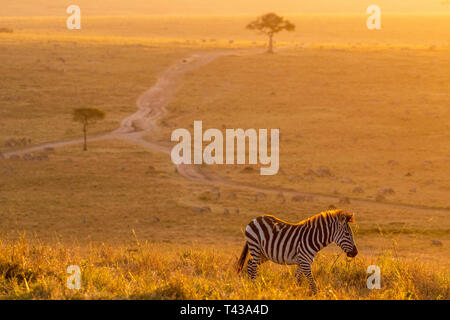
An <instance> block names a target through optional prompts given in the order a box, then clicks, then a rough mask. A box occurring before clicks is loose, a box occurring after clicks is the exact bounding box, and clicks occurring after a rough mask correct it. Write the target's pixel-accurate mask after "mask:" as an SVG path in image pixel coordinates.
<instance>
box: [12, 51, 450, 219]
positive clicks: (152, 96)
mask: <svg viewBox="0 0 450 320" xmlns="http://www.w3.org/2000/svg"><path fill="white" fill-rule="evenodd" d="M257 52H260V51H259V50H251V49H249V50H223V51H212V52H205V53H198V54H194V55H192V56H190V57H189V58H186V59H183V60H180V61H178V62H177V63H175V64H174V65H173V66H172V67H170V68H169V69H168V70H166V71H165V72H164V73H163V74H162V75H161V76H160V77H159V78H158V81H157V82H156V84H155V85H154V86H153V87H151V88H150V89H149V90H148V91H146V92H144V93H143V94H142V95H141V96H140V97H139V98H138V100H137V106H138V110H137V111H136V112H135V113H134V114H132V115H130V116H128V117H127V118H125V119H123V120H122V121H121V124H120V127H119V128H118V129H116V130H114V131H112V132H110V133H106V134H103V135H99V136H96V137H92V138H89V141H100V140H108V139H121V140H125V141H128V142H131V143H134V144H137V145H141V146H143V147H145V148H147V149H151V150H154V151H158V152H162V153H165V154H170V148H169V147H167V146H164V145H161V144H158V143H155V142H150V141H147V140H145V139H144V137H145V136H146V135H148V134H150V133H151V132H152V131H154V130H155V129H157V128H158V121H159V120H160V119H162V118H163V117H164V116H166V115H167V113H168V112H167V109H166V106H167V105H168V104H169V103H170V101H171V100H172V99H173V97H174V96H175V94H176V92H177V91H178V90H179V89H180V88H181V87H182V81H181V79H182V77H183V75H184V74H186V73H187V72H190V71H193V70H196V69H198V68H200V67H202V66H204V65H207V64H208V63H210V62H212V61H213V60H215V59H217V58H219V57H222V56H226V55H248V54H254V53H257ZM82 142H83V139H81V138H79V139H75V140H70V141H57V142H48V143H44V144H41V145H37V146H33V147H29V148H25V149H21V150H14V151H9V152H6V153H3V155H4V156H5V157H7V158H8V157H11V156H13V155H19V156H20V155H23V154H25V153H30V152H36V151H41V150H45V149H46V148H59V147H64V146H69V145H75V144H79V143H82ZM177 171H178V173H179V174H180V175H182V176H183V177H185V178H187V179H190V180H194V181H198V182H200V183H203V184H208V185H213V186H224V185H226V186H230V187H236V188H240V189H244V190H248V191H255V192H270V193H280V192H282V193H283V194H286V195H290V196H294V195H303V196H313V197H315V198H316V199H320V200H324V201H336V200H338V199H339V197H337V196H333V195H328V194H320V193H311V192H300V191H296V190H292V189H285V188H270V187H261V186H252V185H247V184H242V183H238V182H234V181H231V180H227V179H225V178H222V177H218V176H212V175H208V174H206V173H204V172H202V170H201V167H200V166H195V165H184V164H181V165H178V166H177ZM350 200H351V201H352V202H353V203H356V204H362V205H370V206H371V207H373V208H374V209H383V208H384V209H387V208H397V209H415V210H424V211H435V212H446V213H448V212H450V208H434V207H428V206H420V205H412V204H403V203H387V202H377V201H374V200H370V199H360V198H350Z"/></svg>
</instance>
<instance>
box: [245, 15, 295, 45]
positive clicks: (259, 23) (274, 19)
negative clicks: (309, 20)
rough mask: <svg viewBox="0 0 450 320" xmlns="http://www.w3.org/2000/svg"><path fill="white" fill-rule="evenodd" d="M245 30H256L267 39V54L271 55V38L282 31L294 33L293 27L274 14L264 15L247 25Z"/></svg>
mask: <svg viewBox="0 0 450 320" xmlns="http://www.w3.org/2000/svg"><path fill="white" fill-rule="evenodd" d="M247 29H249V30H256V31H258V32H260V33H263V34H265V35H267V36H268V37H269V48H268V50H267V52H269V53H273V36H274V35H275V34H276V33H278V32H280V31H283V30H286V31H295V25H294V24H292V23H291V22H289V21H288V20H285V19H284V18H283V17H280V16H279V15H277V14H275V13H266V14H264V15H262V16H260V17H258V18H257V19H256V20H255V21H252V22H250V23H249V24H248V25H247Z"/></svg>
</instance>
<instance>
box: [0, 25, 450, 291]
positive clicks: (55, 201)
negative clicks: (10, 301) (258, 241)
mask: <svg viewBox="0 0 450 320" xmlns="http://www.w3.org/2000/svg"><path fill="white" fill-rule="evenodd" d="M360 18H361V17H357V16H356V17H353V18H351V17H350V18H349V17H347V19H344V17H334V18H332V19H334V20H333V21H334V22H335V23H337V24H338V25H340V26H341V27H340V28H329V29H327V28H325V26H327V25H330V24H332V23H330V20H329V19H331V18H329V17H325V16H324V17H317V16H308V17H302V18H298V20H294V18H293V20H294V21H295V22H296V23H297V24H298V26H299V28H298V30H299V31H298V32H297V33H295V34H292V35H285V36H282V37H280V38H279V42H283V43H284V44H289V45H291V46H293V47H294V48H295V47H297V48H296V49H290V50H285V51H282V52H279V53H277V54H275V55H265V54H256V55H247V56H237V55H236V56H228V57H222V58H219V59H217V60H215V61H213V62H212V63H211V64H209V65H207V66H204V67H202V68H201V69H199V70H196V71H194V72H192V73H190V74H188V75H187V76H186V77H185V84H184V86H183V88H182V89H181V91H180V92H179V93H178V94H177V96H176V97H175V99H174V100H173V101H172V102H171V103H170V104H169V106H168V111H169V113H168V116H167V117H166V118H165V119H163V122H162V124H163V125H162V126H161V129H160V130H159V131H157V132H155V133H154V134H153V135H152V136H150V137H148V139H149V140H156V141H158V142H159V143H163V144H167V145H170V143H169V138H170V132H171V130H173V129H175V128H183V127H185V128H190V127H191V125H192V123H193V121H194V120H199V119H201V120H203V124H204V127H205V128H207V127H210V128H219V129H222V128H239V127H242V128H280V131H281V135H282V139H281V146H280V150H281V154H280V156H281V169H282V170H281V172H280V174H279V175H277V176H275V177H270V178H268V177H261V176H260V175H259V174H258V173H257V171H256V170H255V172H253V173H245V171H244V172H243V167H242V166H238V167H235V166H224V167H210V168H207V167H204V168H203V170H204V171H205V172H209V173H211V174H216V175H220V176H223V177H224V179H227V180H232V181H238V182H242V183H245V184H250V185H257V186H270V187H272V188H274V189H277V188H280V189H281V188H289V189H293V190H297V191H300V192H301V191H305V192H311V193H320V194H325V195H329V196H333V197H334V198H333V199H334V200H331V201H330V200H323V199H321V198H319V197H316V198H315V197H313V198H312V199H308V200H306V201H300V202H298V201H293V199H292V198H291V197H288V196H286V199H285V200H283V199H281V198H280V197H279V196H278V195H277V193H271V192H266V193H265V195H264V197H263V198H258V200H256V199H257V196H258V195H257V192H255V191H251V190H247V189H240V188H237V187H231V186H226V185H220V186H216V187H214V186H208V185H204V184H202V183H199V182H195V181H190V180H187V179H185V178H183V177H181V176H180V175H179V174H178V173H176V171H175V170H174V166H173V164H172V163H171V161H170V158H169V157H168V156H167V155H164V154H160V153H157V152H153V151H152V152H151V151H148V150H146V149H144V148H142V147H137V146H134V145H133V144H130V143H129V142H125V141H120V140H105V141H101V142H95V143H91V144H90V151H89V152H87V153H86V152H82V151H81V146H71V147H64V148H57V149H55V150H48V151H45V152H46V153H47V154H48V158H49V160H42V161H26V160H14V159H0V234H1V239H2V241H1V243H0V275H1V276H0V288H1V289H0V290H1V291H0V295H1V296H2V297H4V298H114V297H121V298H150V299H152V298H153V299H161V298H163V299H170V298H193V299H203V298H209V299H211V298H243V299H247V298H248V299H258V298H267V299H273V298H281V299H298V298H311V296H310V295H309V294H308V289H307V284H306V283H305V284H303V285H302V286H300V287H298V286H297V285H296V284H295V281H294V278H293V276H292V277H291V275H292V274H293V269H292V268H289V267H282V266H276V265H274V264H269V263H268V264H266V265H264V266H263V270H262V275H263V277H262V278H261V279H259V280H258V281H257V282H256V283H254V284H253V283H251V282H248V281H247V280H246V279H245V278H241V277H238V276H236V275H235V274H234V273H233V270H232V268H233V264H234V262H235V260H236V259H237V256H238V255H239V254H240V250H241V246H242V245H243V232H242V230H243V229H244V228H245V225H246V224H247V223H248V222H249V221H250V220H251V219H252V218H254V217H255V216H257V215H260V214H264V213H270V214H273V215H276V216H279V217H281V218H283V219H285V220H288V221H299V220H301V219H304V218H306V217H309V216H311V215H313V214H315V213H318V212H320V211H323V210H325V209H327V208H328V207H329V206H330V205H334V206H336V207H342V208H344V209H347V210H351V211H353V212H355V214H356V221H357V224H356V225H355V227H354V230H355V237H356V240H357V243H358V246H359V251H360V255H359V256H358V257H357V259H356V260H354V261H348V260H346V258H344V257H341V258H340V259H339V260H338V262H337V263H336V265H335V266H334V267H333V271H332V272H330V269H331V266H332V263H333V261H334V259H335V258H336V255H335V254H336V253H337V252H338V250H337V248H336V247H335V246H331V247H330V248H328V249H326V250H325V251H324V252H323V253H321V255H320V257H319V259H318V261H317V262H316V264H315V266H314V271H315V273H316V275H317V280H318V285H319V290H320V292H319V295H318V298H323V299H325V298H328V299H334V298H338V299H348V298H363V299H365V298H368V299H380V298H389V299H390V298H394V299H448V298H449V277H448V274H449V272H448V271H449V270H450V259H449V257H450V251H449V250H450V249H449V248H450V220H449V218H448V210H440V209H439V208H441V209H442V208H448V207H450V203H449V191H450V189H449V185H450V172H449V170H448V168H449V165H450V162H449V160H450V154H449V153H448V150H449V141H450V140H449V134H448V132H449V122H448V119H449V108H448V107H449V105H450V92H449V89H448V83H449V81H450V60H449V58H448V57H449V56H450V51H449V47H448V45H449V43H448V38H446V37H445V34H448V30H449V28H450V26H449V24H448V23H443V21H447V22H448V20H445V19H443V18H439V17H437V18H436V17H432V18H430V17H422V18H417V19H418V20H414V19H413V18H410V19H411V20H408V19H406V18H404V17H403V18H399V19H400V20H399V21H405V19H406V20H408V21H410V22H409V23H410V24H409V26H410V28H412V25H413V23H417V21H419V20H420V19H422V20H420V21H422V22H424V21H425V22H426V21H433V23H436V24H431V23H423V25H424V28H425V29H426V28H430V29H429V30H435V32H433V33H430V32H429V30H428V34H429V36H425V34H424V33H425V32H426V31H423V30H419V31H418V33H412V32H410V31H408V30H410V28H407V25H405V24H404V23H405V22H400V23H399V25H400V27H396V28H398V31H394V30H393V28H394V27H392V28H389V19H387V20H386V26H387V27H386V30H387V31H383V32H382V34H381V33H380V34H373V33H368V31H366V30H364V28H362V29H355V27H354V26H355V25H356V24H358V25H359V22H361V19H360ZM446 18H448V17H446ZM308 19H309V20H308ZM402 19H403V20H402ZM427 19H428V20H427ZM64 20H65V19H64V18H61V17H59V18H58V17H44V18H43V17H36V18H0V27H7V28H13V29H14V33H12V34H9V33H8V34H0V48H1V50H0V58H1V60H2V64H1V65H0V73H1V75H2V76H1V77H0V104H1V108H0V152H4V151H8V150H11V148H9V147H6V146H5V145H4V142H6V141H7V140H9V139H12V138H20V137H27V138H30V139H31V140H32V144H37V143H42V142H45V141H49V140H51V141H53V140H60V139H70V138H74V137H79V136H80V135H81V128H79V126H78V125H77V124H76V123H73V122H72V121H71V115H70V112H71V110H72V108H74V107H79V106H94V107H98V108H100V109H103V110H105V111H106V112H107V119H106V120H105V121H103V122H100V123H98V124H96V125H95V126H94V127H92V129H91V133H92V134H97V133H101V132H107V131H110V130H112V129H115V128H117V127H118V125H119V122H120V120H121V119H123V118H124V117H125V116H127V115H129V114H131V113H133V112H134V111H135V108H136V107H135V101H136V99H137V97H138V96H139V95H140V94H141V93H142V92H144V91H145V90H147V89H148V88H149V87H150V86H152V85H153V84H154V83H155V81H156V79H157V76H158V75H159V74H160V73H161V72H162V71H164V70H165V69H166V68H168V67H169V66H170V65H172V64H173V63H175V62H176V61H179V60H180V59H182V58H184V57H186V56H189V55H191V54H192V53H195V52H198V51H203V50H215V49H223V48H238V47H254V46H261V45H262V44H263V39H261V38H260V37H258V36H254V35H253V34H251V33H250V34H249V33H248V32H247V31H245V30H242V25H245V22H246V21H247V20H248V17H238V18H227V17H222V18H221V19H216V18H215V19H212V18H205V17H203V18H198V17H197V18H194V17H189V18H185V19H178V18H176V17H165V18H161V17H158V18H149V17H91V18H88V19H87V21H86V24H85V25H83V26H84V29H83V31H82V32H78V33H77V32H75V33H70V32H68V31H67V30H65V29H64ZM239 21H241V22H242V23H241V22H239ZM308 21H309V23H308ZM393 21H394V20H393ZM175 22H176V23H175ZM363 22H364V21H363V20H362V23H361V25H362V26H364V24H363ZM205 24H210V25H213V27H211V28H209V29H208V28H204V26H205ZM241 24H242V25H241ZM393 25H394V23H392V26H393ZM61 26H62V27H61ZM438 26H439V27H438ZM238 29H239V30H238ZM394 29H395V28H394ZM326 30H328V31H326ZM351 30H353V31H352V32H353V33H349V32H350V31H351ZM414 30H416V29H414ZM417 30H418V29H417ZM446 30H447V31H446ZM446 32H447V33H446ZM230 40H233V42H231V41H230ZM255 41H256V42H255ZM254 42H255V43H254ZM321 167H327V168H328V169H329V170H330V172H331V173H332V175H331V176H327V177H318V176H315V175H314V174H311V172H310V170H313V171H317V169H319V168H321ZM257 168H258V167H255V169H257ZM247 171H248V170H247ZM356 187H360V188H361V189H362V190H363V193H355V192H354V190H355V188H356ZM389 188H391V189H392V190H393V191H394V193H393V194H386V195H385V199H382V200H381V201H378V202H377V201H375V199H376V197H377V195H378V194H379V193H380V190H382V189H389ZM412 190H415V192H414V191H412ZM218 191H220V194H221V196H220V197H219V198H218V197H217V193H218ZM258 197H259V196H258ZM341 197H350V198H356V199H363V200H369V201H372V202H367V203H365V202H362V203H361V202H357V201H353V200H351V201H350V203H339V198H341ZM399 203H402V204H409V205H411V206H410V207H401V206H396V204H399ZM420 206H427V207H429V208H430V209H428V210H423V209H421V208H420ZM196 207H209V208H210V209H211V212H210V213H208V212H203V213H201V212H195V211H194V210H193V208H196ZM433 208H434V209H433ZM22 238H24V239H22ZM71 264H78V265H80V266H81V267H82V272H83V283H84V285H83V289H82V291H81V292H79V293H74V292H71V291H69V290H67V289H65V279H66V277H67V274H66V268H67V266H68V265H71ZM370 264H378V265H380V267H381V268H382V276H383V284H384V285H383V289H382V290H380V291H369V290H367V289H366V287H365V278H366V274H365V269H366V268H367V266H368V265H370ZM291 278H292V279H291ZM286 279H289V280H286Z"/></svg>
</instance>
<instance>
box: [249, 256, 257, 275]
mask: <svg viewBox="0 0 450 320" xmlns="http://www.w3.org/2000/svg"><path fill="white" fill-rule="evenodd" d="M247 273H248V277H249V278H250V279H252V280H255V279H256V275H257V274H258V263H257V262H256V261H255V260H254V259H253V258H252V259H250V260H248V263H247Z"/></svg>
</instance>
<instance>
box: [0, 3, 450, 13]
mask: <svg viewBox="0 0 450 320" xmlns="http://www.w3.org/2000/svg"><path fill="white" fill-rule="evenodd" d="M445 3H447V4H445ZM70 4H77V5H79V6H80V7H81V8H82V10H83V9H84V10H85V12H88V13H89V14H95V15H103V14H104V15H108V14H143V15H148V14H259V13H264V12H268V11H276V12H278V13H283V14H289V13H343V12H354V13H361V12H365V9H366V8H367V7H368V6H369V5H371V4H376V5H379V6H380V7H381V9H382V10H383V11H384V12H405V13H426V12H447V13H448V12H450V0H1V4H0V16H5V15H8V16H11V15H17V16H19V15H60V14H65V12H64V11H65V10H64V9H65V8H66V7H67V6H69V5H70Z"/></svg>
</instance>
